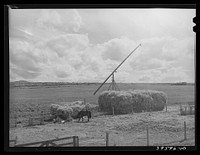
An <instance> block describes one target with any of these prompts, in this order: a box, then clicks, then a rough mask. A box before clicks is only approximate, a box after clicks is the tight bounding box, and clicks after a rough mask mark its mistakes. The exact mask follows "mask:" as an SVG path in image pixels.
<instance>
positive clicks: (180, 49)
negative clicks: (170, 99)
mask: <svg viewBox="0 0 200 155" xmlns="http://www.w3.org/2000/svg"><path fill="white" fill-rule="evenodd" d="M80 12H81V11H77V10H73V9H66V10H56V9H55V10H39V11H38V12H35V11H32V12H29V13H28V14H29V15H30V17H32V19H33V22H32V21H31V20H30V19H27V17H26V16H24V15H22V17H21V16H20V14H21V13H25V11H22V12H21V13H20V14H19V13H18V14H17V15H14V14H13V16H14V17H16V18H18V19H19V20H20V21H21V22H18V20H16V19H13V21H12V22H14V23H16V25H15V27H13V25H12V22H11V25H12V26H11V34H10V40H9V41H10V50H9V52H10V75H11V76H10V78H11V79H12V80H19V79H30V80H32V81H71V82H103V81H104V80H105V78H106V77H107V76H108V75H109V74H110V73H111V72H112V71H113V70H114V69H115V68H116V67H117V66H118V65H119V64H120V63H121V62H122V60H123V59H124V58H125V57H126V56H127V55H128V54H129V53H130V52H131V51H132V50H133V49H134V48H135V47H136V46H137V45H138V44H139V43H142V46H141V47H139V48H138V49H137V50H136V51H135V52H134V53H133V54H132V55H131V56H130V57H129V59H127V61H126V62H125V63H124V64H123V65H122V66H121V67H120V68H119V69H118V72H117V73H116V76H115V78H116V81H117V82H170V81H171V82H172V81H181V80H183V81H194V60H195V58H194V38H192V37H191V36H189V37H185V38H177V37H174V36H173V35H169V34H168V35H166V34H165V35H162V36H159V35H158V36H156V37H149V38H143V39H141V40H139V41H138V40H136V39H134V38H133V37H131V36H130V35H126V33H122V32H121V31H120V36H117V37H113V36H115V35H111V36H109V37H111V38H110V39H108V38H109V37H107V40H106V39H104V41H101V42H99V43H94V42H95V41H94V40H92V37H91V33H90V31H89V29H84V28H83V29H82V26H83V25H84V22H85V21H83V19H82V17H81V15H80ZM100 12H101V11H100ZM13 13H14V12H13ZM100 14H101V13H100ZM84 19H85V18H84ZM114 19H117V18H116V17H115V18H114ZM106 20H107V19H106ZM88 21H91V20H88ZM88 21H87V22H88ZM102 21H103V19H102V18H101V22H102ZM124 21H126V19H124ZM129 21H130V22H132V20H131V19H130V18H129ZM23 22H27V23H26V24H23ZM87 22H86V23H85V25H84V26H87V24H88V23H87ZM107 22H108V21H106V22H105V23H104V24H103V25H104V26H106V23H107ZM115 22H117V21H115ZM140 22H142V21H140ZM126 24H127V21H126ZM132 24H133V23H132ZM92 25H93V24H92ZM94 25H95V24H94ZM94 25H93V26H94ZM103 25H102V26H103ZM121 26H122V25H121ZM121 26H119V28H120V27H121ZM89 27H91V26H89ZM102 28H103V27H102ZM84 30H88V33H86V32H85V31H84ZM93 30H94V29H93ZM102 32H104V31H102ZM124 32H125V29H124ZM134 32H135V31H134ZM145 32H147V31H145ZM116 33H117V32H116ZM135 33H136V32H135ZM122 34H123V35H122ZM101 35H107V34H106V33H103V34H101ZM109 35H110V34H109ZM128 36H130V37H128ZM150 36H151V35H150Z"/></svg>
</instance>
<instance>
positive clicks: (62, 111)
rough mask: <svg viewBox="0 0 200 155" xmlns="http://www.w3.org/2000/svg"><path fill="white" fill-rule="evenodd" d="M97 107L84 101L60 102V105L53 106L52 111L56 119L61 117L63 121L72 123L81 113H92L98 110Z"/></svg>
mask: <svg viewBox="0 0 200 155" xmlns="http://www.w3.org/2000/svg"><path fill="white" fill-rule="evenodd" d="M97 107H98V105H92V104H90V103H85V102H83V101H75V102H60V103H58V104H52V105H51V107H50V111H51V114H52V115H53V117H54V118H56V117H60V118H61V119H63V120H66V121H71V120H72V118H75V116H76V115H77V114H78V112H79V111H81V110H86V109H87V110H90V111H92V110H94V109H97Z"/></svg>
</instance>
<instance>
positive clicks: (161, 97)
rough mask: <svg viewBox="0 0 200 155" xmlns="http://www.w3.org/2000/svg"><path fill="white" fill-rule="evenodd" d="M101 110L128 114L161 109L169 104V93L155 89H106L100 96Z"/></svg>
mask: <svg viewBox="0 0 200 155" xmlns="http://www.w3.org/2000/svg"><path fill="white" fill-rule="evenodd" d="M98 103H99V108H100V110H101V111H105V112H108V113H109V114H111V113H112V112H113V108H114V110H115V114H127V113H131V112H142V111H160V110H163V109H164V107H165V105H166V104H167V95H166V94H165V93H164V92H162V91H155V90H129V91H104V92H102V93H101V94H100V96H99V98H98Z"/></svg>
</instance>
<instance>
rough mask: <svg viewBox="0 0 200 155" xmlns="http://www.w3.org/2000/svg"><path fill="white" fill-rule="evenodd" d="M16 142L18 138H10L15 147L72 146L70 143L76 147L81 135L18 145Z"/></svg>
mask: <svg viewBox="0 0 200 155" xmlns="http://www.w3.org/2000/svg"><path fill="white" fill-rule="evenodd" d="M69 140H72V141H71V142H69ZM63 141H64V142H63ZM66 141H67V142H66ZM60 142H61V143H60ZM11 143H14V144H11ZM16 143H17V139H15V140H10V146H14V147H65V146H70V145H71V146H74V147H78V146H79V137H78V136H71V137H64V138H59V139H58V138H57V139H51V140H46V141H39V142H33V143H26V144H18V145H16Z"/></svg>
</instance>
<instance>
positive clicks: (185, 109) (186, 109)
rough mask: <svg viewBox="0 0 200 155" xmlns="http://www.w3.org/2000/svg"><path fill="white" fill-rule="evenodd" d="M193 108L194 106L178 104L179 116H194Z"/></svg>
mask: <svg viewBox="0 0 200 155" xmlns="http://www.w3.org/2000/svg"><path fill="white" fill-rule="evenodd" d="M194 113H195V106H194V105H183V106H182V105H181V104H180V114H181V115H194Z"/></svg>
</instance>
